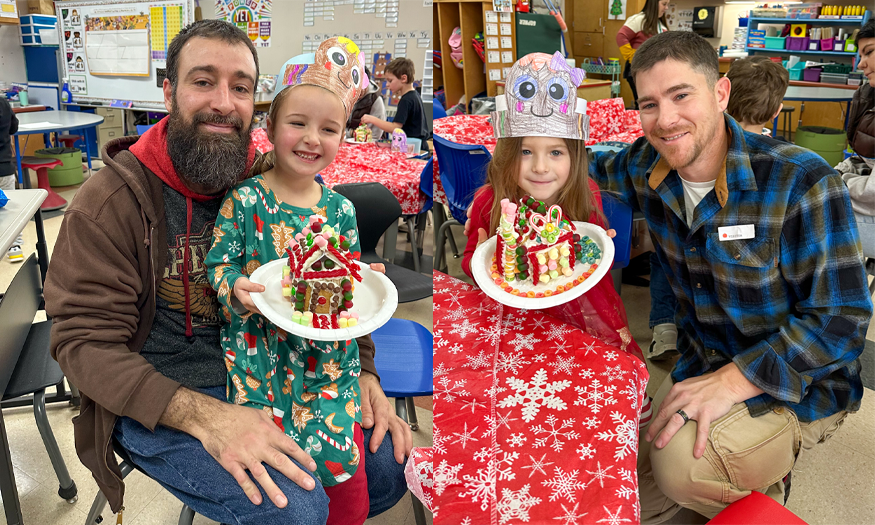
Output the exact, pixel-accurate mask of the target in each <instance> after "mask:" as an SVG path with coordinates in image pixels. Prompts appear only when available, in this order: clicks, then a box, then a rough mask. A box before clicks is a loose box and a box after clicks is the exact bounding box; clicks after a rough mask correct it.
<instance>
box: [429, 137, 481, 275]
mask: <svg viewBox="0 0 875 525" xmlns="http://www.w3.org/2000/svg"><path fill="white" fill-rule="evenodd" d="M434 152H435V155H437V158H438V165H439V166H440V176H441V184H442V185H443V187H444V192H445V193H446V194H447V202H448V203H449V206H450V215H452V219H451V220H447V221H444V222H443V224H441V225H440V227H439V228H438V231H437V239H436V240H435V246H434V251H435V268H437V269H440V268H441V263H442V261H443V255H444V244H445V242H446V238H447V229H448V228H449V227H450V226H452V225H454V224H455V225H459V226H461V225H463V224H464V223H465V221H466V220H467V216H466V215H465V212H466V210H467V209H468V206H470V205H471V201H472V200H473V199H474V192H475V191H477V189H478V188H480V187H481V186H483V184H485V183H486V166H487V165H489V162H490V161H491V160H492V155H490V154H489V150H487V149H486V148H485V147H484V146H481V145H476V146H471V145H465V144H456V143H455V142H451V141H449V140H447V139H445V138H443V137H441V136H439V135H435V136H434ZM449 238H450V244H451V245H452V247H453V252H454V254H455V257H457V258H458V257H459V253H458V249H457V248H456V244H455V240H454V239H453V237H452V236H449Z"/></svg>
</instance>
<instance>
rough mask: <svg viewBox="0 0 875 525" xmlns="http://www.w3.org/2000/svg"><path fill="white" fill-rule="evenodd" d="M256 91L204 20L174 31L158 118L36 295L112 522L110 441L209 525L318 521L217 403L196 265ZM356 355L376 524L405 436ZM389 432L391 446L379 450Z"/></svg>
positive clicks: (271, 457)
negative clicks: (73, 393) (78, 396)
mask: <svg viewBox="0 0 875 525" xmlns="http://www.w3.org/2000/svg"><path fill="white" fill-rule="evenodd" d="M257 78H258V56H257V54H256V50H255V47H254V46H253V45H252V42H251V41H250V40H249V38H248V37H247V35H246V34H245V33H243V32H242V31H240V30H238V29H237V28H236V27H235V26H233V25H231V24H227V23H225V22H222V21H217V20H203V21H201V22H196V23H194V24H192V25H190V26H189V27H187V28H185V29H184V30H183V31H182V32H180V33H179V34H178V35H177V36H176V38H175V39H174V40H173V42H172V43H171V45H170V48H169V51H168V58H167V79H166V80H165V81H164V86H163V88H164V103H165V106H166V108H167V110H168V111H169V116H168V117H167V118H165V119H164V120H162V121H161V122H159V123H158V124H156V125H155V126H154V127H152V128H151V129H150V130H149V131H148V132H146V133H145V134H144V135H143V136H141V137H125V138H122V139H118V140H115V141H112V142H110V143H108V144H107V145H106V148H105V150H104V151H103V160H104V162H105V164H106V167H105V168H104V169H102V170H100V171H99V172H98V173H96V174H95V175H94V176H93V177H92V178H91V179H89V180H88V182H86V183H85V184H84V185H83V186H82V188H81V189H80V190H79V192H78V193H77V195H76V199H75V200H74V201H73V203H72V204H71V205H70V207H69V208H68V210H67V212H66V214H65V216H64V222H63V224H62V226H61V230H60V233H59V235H58V240H57V244H56V245H55V251H54V254H53V258H52V263H51V265H50V267H49V271H48V276H47V279H46V287H45V297H46V311H47V312H48V314H49V315H50V316H52V317H53V322H54V324H53V326H52V343H51V349H52V355H53V356H54V357H55V359H57V360H58V362H59V363H60V365H61V368H62V369H63V371H64V374H65V375H66V376H67V378H68V379H69V380H70V381H71V382H72V383H73V384H75V385H77V386H78V387H79V389H80V391H81V393H82V407H81V413H80V415H79V416H78V417H77V418H76V419H75V420H74V427H75V431H74V434H75V439H76V450H77V453H78V455H79V457H80V459H81V461H82V463H83V464H85V466H87V467H88V468H89V469H90V470H91V472H92V474H93V475H94V478H95V480H96V481H97V484H98V486H99V487H100V489H101V490H102V491H103V493H104V494H105V495H106V496H107V499H108V500H109V503H110V506H111V507H112V509H113V511H114V512H118V510H119V509H120V508H121V506H122V501H123V496H124V484H123V483H122V480H121V473H120V470H119V467H118V464H117V462H116V459H115V455H114V453H113V440H115V441H116V442H117V443H118V444H120V445H121V446H122V447H123V448H124V449H125V450H126V451H127V452H128V454H129V456H130V457H131V458H132V460H133V461H134V463H135V464H136V465H137V466H138V467H139V468H140V469H142V470H143V471H145V472H146V473H147V474H148V475H149V476H150V477H152V478H154V479H156V480H157V481H158V482H159V483H161V484H162V485H163V486H164V487H165V488H167V489H168V490H169V491H170V492H172V493H173V494H174V495H175V496H177V497H178V498H179V499H181V500H182V501H183V502H185V503H186V504H187V505H188V506H190V507H192V508H193V509H194V510H195V511H196V512H197V513H199V514H202V515H205V516H207V517H209V518H211V519H214V520H217V521H221V522H223V523H259V524H260V525H267V524H273V523H277V524H280V523H282V524H284V525H286V524H293V523H301V524H310V523H325V522H326V519H327V515H328V497H327V496H326V495H325V492H324V490H323V489H322V487H321V485H320V484H319V483H318V482H317V481H316V480H315V478H314V476H313V475H312V473H311V471H312V470H315V467H316V465H315V463H314V462H313V460H312V458H310V456H309V455H307V454H306V453H305V452H304V451H303V450H301V448H300V447H298V446H297V444H295V442H294V440H292V439H291V438H290V437H288V436H286V435H285V434H284V433H283V432H282V431H281V430H279V428H277V426H276V425H275V424H274V423H273V421H272V420H271V419H270V418H269V417H268V416H267V414H266V413H265V412H262V411H259V410H255V409H252V408H247V407H242V406H236V405H231V404H228V403H226V402H225V401H224V400H225V399H226V392H225V384H226V369H225V364H224V362H223V357H222V350H221V345H220V341H219V322H220V316H221V315H222V313H221V311H220V309H219V306H218V302H217V301H216V298H215V293H214V292H213V291H212V289H211V288H210V286H209V284H208V283H207V275H206V268H205V267H204V264H203V261H204V258H205V257H206V254H207V251H208V250H209V248H210V245H211V243H212V235H213V223H214V222H215V220H216V216H217V215H218V213H219V207H220V205H221V202H222V199H221V197H222V196H223V195H224V194H225V192H226V191H227V189H228V188H230V187H231V186H233V185H234V184H235V183H236V182H238V181H239V180H241V179H242V178H245V177H246V176H247V174H248V171H249V168H250V166H251V165H252V163H253V161H254V160H255V156H256V154H257V153H256V151H255V148H254V146H253V145H252V143H251V142H250V135H249V132H250V126H251V122H252V114H253V111H254V93H255V83H256V79H257ZM358 344H359V348H360V353H361V366H362V375H361V378H360V383H361V392H362V400H361V402H362V414H363V417H362V419H363V421H362V427H363V428H365V449H366V450H365V453H364V455H365V459H366V461H365V465H366V469H367V477H368V480H369V487H368V492H369V495H370V509H371V512H370V514H371V515H376V514H379V513H380V512H383V511H384V510H386V509H388V508H390V507H391V506H393V505H394V504H395V503H396V502H397V501H398V500H399V499H400V498H401V496H403V495H404V493H405V491H406V486H405V483H404V475H403V466H402V465H403V462H404V456H405V454H407V453H409V452H410V447H411V436H410V429H409V427H407V425H406V423H404V422H403V421H402V420H401V419H400V418H398V417H397V416H395V414H394V413H393V412H392V411H391V405H390V404H389V402H388V400H387V399H386V396H385V395H384V394H383V392H382V390H381V389H380V386H379V380H378V378H377V376H376V370H375V368H374V361H373V356H374V345H373V342H372V341H371V339H370V337H364V338H360V339H358ZM387 430H388V431H389V432H390V433H391V436H392V443H390V442H389V441H388V440H386V441H385V443H384V440H383V437H384V436H385V433H386V431H387ZM381 445H382V446H381ZM393 448H394V451H393ZM393 452H394V453H393ZM393 456H394V457H393ZM265 496H267V498H269V499H270V500H271V501H270V502H264V497H265ZM258 506H260V507H258Z"/></svg>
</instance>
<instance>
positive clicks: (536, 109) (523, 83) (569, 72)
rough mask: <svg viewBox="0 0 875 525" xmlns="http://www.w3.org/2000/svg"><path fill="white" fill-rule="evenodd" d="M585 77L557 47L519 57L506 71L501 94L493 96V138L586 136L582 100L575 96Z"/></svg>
mask: <svg viewBox="0 0 875 525" xmlns="http://www.w3.org/2000/svg"><path fill="white" fill-rule="evenodd" d="M585 77H586V73H584V71H583V70H582V69H578V68H572V67H571V66H569V65H568V63H567V62H565V57H563V56H562V54H561V53H559V52H558V51H557V52H556V53H555V54H554V55H552V56H551V55H548V54H546V53H531V54H528V55H526V56H524V57H522V58H521V59H519V60H518V61H517V62H516V63H515V64H514V65H513V67H512V68H511V69H510V72H509V73H508V75H507V79H506V82H505V92H504V94H503V95H499V96H497V97H495V111H493V112H492V130H493V132H494V134H495V138H507V137H558V138H567V139H580V140H586V139H587V138H589V117H588V116H587V114H586V100H584V99H582V98H577V86H579V85H580V83H581V82H582V81H583V79H584V78H585Z"/></svg>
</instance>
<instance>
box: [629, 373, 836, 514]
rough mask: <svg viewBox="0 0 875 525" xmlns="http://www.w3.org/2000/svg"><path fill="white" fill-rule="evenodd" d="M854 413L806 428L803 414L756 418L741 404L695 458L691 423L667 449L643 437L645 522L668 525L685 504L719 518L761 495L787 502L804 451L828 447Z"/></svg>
mask: <svg viewBox="0 0 875 525" xmlns="http://www.w3.org/2000/svg"><path fill="white" fill-rule="evenodd" d="M672 384H673V383H672V380H671V376H668V377H666V378H665V381H663V383H662V385H661V386H660V387H659V391H658V392H657V393H656V396H655V397H654V399H653V411H654V412H653V413H654V415H656V413H657V410H658V409H659V406H660V405H661V404H662V400H663V399H665V396H666V395H667V394H668V391H669V390H671V387H672ZM847 415H848V413H847V412H844V411H843V412H840V413H838V414H835V415H832V416H829V417H825V418H823V419H819V420H817V421H813V422H811V423H800V422H799V420H798V419H797V417H796V414H795V413H794V412H793V411H792V410H789V409H786V408H781V407H779V408H776V409H774V410H773V411H771V412H769V413H768V414H764V415H762V416H760V417H751V415H750V412H749V411H748V409H747V405H745V404H744V403H739V404H737V405H735V406H733V407H732V409H731V410H730V411H729V413H728V414H726V415H725V416H723V417H722V418H720V419H718V420H717V421H715V422H713V423H711V428H710V431H709V436H708V443H707V445H706V447H705V454H704V455H703V456H702V457H701V458H699V459H695V458H694V457H693V445H694V444H695V442H696V423H695V421H690V422H689V423H687V424H686V425H684V426H683V427H681V429H680V430H679V431H678V432H677V434H675V435H674V437H673V438H672V440H671V441H670V442H669V443H668V445H666V446H665V447H664V448H662V449H657V448H656V447H653V446H652V444H651V443H648V442H647V441H645V440H644V434H645V432H646V430H647V429H646V428H645V429H642V430H641V432H640V433H639V436H638V438H639V446H638V484H639V494H640V497H641V523H644V524H651V523H662V522H664V521H666V520H668V519H669V518H671V517H672V516H674V515H675V514H676V513H677V512H678V511H679V510H680V509H681V507H685V508H688V509H690V510H693V511H695V512H698V513H699V514H701V515H703V516H705V517H707V518H713V517H714V516H715V515H717V513H719V512H720V511H721V510H723V509H724V508H725V507H726V506H727V505H729V504H730V503H732V502H734V501H736V500H739V499H741V498H743V497H745V496H747V495H748V494H750V493H751V491H754V490H756V491H757V492H762V493H764V494H765V495H767V496H769V497H771V498H773V499H774V500H776V501H777V502H779V503H781V504H782V505H783V503H784V483H783V481H782V480H783V478H784V476H786V475H787V473H788V472H790V470H792V468H793V465H794V464H795V463H796V460H797V459H798V458H799V455H800V454H801V453H802V451H803V450H808V449H810V448H812V447H813V446H814V445H815V444H817V443H823V442H824V441H826V440H827V439H829V438H830V437H832V435H833V434H835V432H836V431H837V430H838V429H839V427H841V426H842V423H843V422H844V419H845V417H846V416H847Z"/></svg>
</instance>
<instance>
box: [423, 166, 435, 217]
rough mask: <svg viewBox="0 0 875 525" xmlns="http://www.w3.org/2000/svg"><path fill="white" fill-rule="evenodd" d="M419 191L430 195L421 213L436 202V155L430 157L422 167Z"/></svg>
mask: <svg viewBox="0 0 875 525" xmlns="http://www.w3.org/2000/svg"><path fill="white" fill-rule="evenodd" d="M419 191H421V192H422V193H425V195H426V196H427V197H428V200H426V201H425V205H424V206H423V207H422V211H420V213H425V212H427V211H428V210H430V209H431V207H432V205H433V204H434V157H432V158H430V159H428V162H427V163H426V164H425V167H424V168H422V174H421V175H420V176H419Z"/></svg>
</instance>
